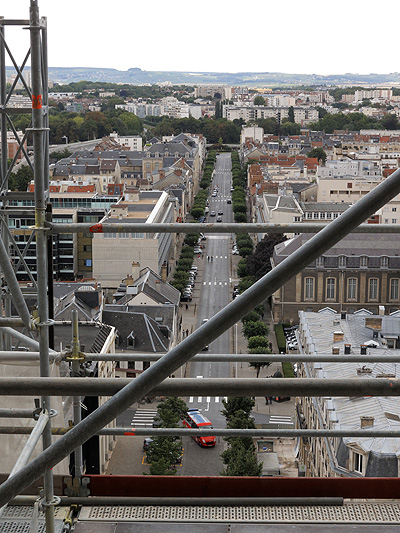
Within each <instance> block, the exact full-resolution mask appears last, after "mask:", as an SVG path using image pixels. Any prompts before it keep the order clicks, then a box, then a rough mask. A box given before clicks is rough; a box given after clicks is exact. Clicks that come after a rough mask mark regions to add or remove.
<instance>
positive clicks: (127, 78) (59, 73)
mask: <svg viewBox="0 0 400 533" xmlns="http://www.w3.org/2000/svg"><path fill="white" fill-rule="evenodd" d="M11 70H12V69H11V68H9V67H8V68H7V71H8V72H10V73H11ZM26 70H29V68H27V69H26ZM49 79H50V80H51V81H52V82H55V83H59V84H68V83H71V82H78V81H83V80H85V81H103V82H105V83H131V84H136V85H144V84H155V83H162V82H171V83H172V84H179V85H181V84H186V85H196V84H212V85H247V86H252V85H253V86H260V85H317V86H318V85H364V84H368V85H380V84H389V85H390V84H396V85H397V84H400V73H398V72H393V73H391V74H368V75H361V74H351V73H348V74H337V75H336V74H333V75H330V76H322V75H319V74H284V73H282V72H237V73H229V72H178V71H151V70H141V69H140V68H130V69H129V70H125V71H124V70H117V69H112V68H86V67H70V68H64V67H49Z"/></svg>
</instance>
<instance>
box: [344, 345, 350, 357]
mask: <svg viewBox="0 0 400 533" xmlns="http://www.w3.org/2000/svg"><path fill="white" fill-rule="evenodd" d="M344 354H345V355H349V354H351V344H345V345H344Z"/></svg>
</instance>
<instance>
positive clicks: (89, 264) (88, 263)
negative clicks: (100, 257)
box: [85, 259, 92, 267]
mask: <svg viewBox="0 0 400 533" xmlns="http://www.w3.org/2000/svg"><path fill="white" fill-rule="evenodd" d="M85 266H87V267H91V266H92V260H91V259H85Z"/></svg>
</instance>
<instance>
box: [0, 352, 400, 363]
mask: <svg viewBox="0 0 400 533" xmlns="http://www.w3.org/2000/svg"><path fill="white" fill-rule="evenodd" d="M84 355H85V359H86V360H87V361H158V360H159V359H161V358H162V357H163V355H156V354H143V353H142V354H134V353H123V354H120V353H113V354H102V353H98V354H92V353H86V354H84ZM0 361H1V352H0ZM191 361H194V362H196V361H201V362H214V363H215V362H219V363H221V362H227V361H228V362H238V363H240V362H248V363H253V362H254V363H260V362H271V363H275V362H277V363H282V362H284V361H290V362H292V363H302V362H304V363H306V362H307V363H312V362H315V363H400V354H393V355H392V354H385V355H377V354H375V355H374V353H373V349H371V353H369V354H367V355H357V354H349V355H347V354H346V355H343V354H341V355H325V354H324V355H320V354H316V355H304V354H296V353H283V354H282V353H280V354H268V353H265V354H254V355H250V354H231V353H207V355H205V354H201V355H200V354H198V355H195V356H194V357H192V359H191Z"/></svg>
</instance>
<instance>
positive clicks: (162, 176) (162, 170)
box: [158, 168, 165, 180]
mask: <svg viewBox="0 0 400 533" xmlns="http://www.w3.org/2000/svg"><path fill="white" fill-rule="evenodd" d="M158 174H159V176H160V180H162V179H164V178H165V170H164V169H163V168H160V170H159V171H158Z"/></svg>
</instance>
